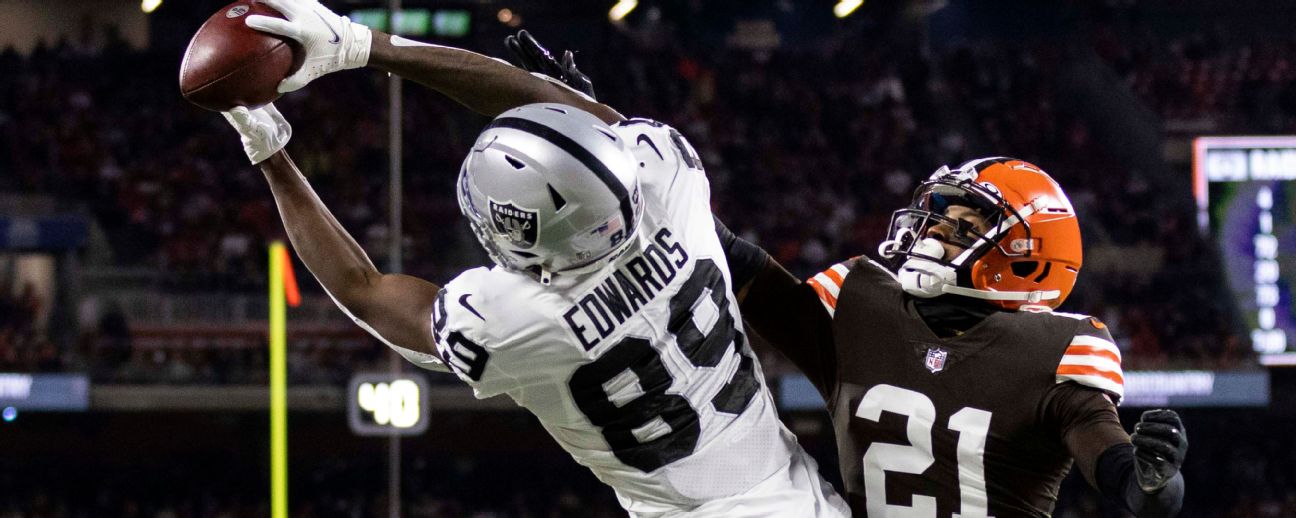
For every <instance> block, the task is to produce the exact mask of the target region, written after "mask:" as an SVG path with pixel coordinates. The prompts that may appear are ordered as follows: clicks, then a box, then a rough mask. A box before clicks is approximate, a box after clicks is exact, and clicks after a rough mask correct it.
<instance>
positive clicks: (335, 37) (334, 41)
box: [315, 13, 342, 45]
mask: <svg viewBox="0 0 1296 518" xmlns="http://www.w3.org/2000/svg"><path fill="white" fill-rule="evenodd" d="M315 16H318V17H319V19H320V21H321V22H324V26H325V27H328V30H329V32H331V33H333V39H331V40H329V43H332V44H334V45H337V44H338V43H341V42H342V36H341V35H339V34H338V32H337V29H334V28H333V26H332V25H330V24H329V22H328V20H325V19H324V15H322V14H320V13H315Z"/></svg>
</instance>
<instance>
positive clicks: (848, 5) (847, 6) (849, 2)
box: [833, 0, 864, 18]
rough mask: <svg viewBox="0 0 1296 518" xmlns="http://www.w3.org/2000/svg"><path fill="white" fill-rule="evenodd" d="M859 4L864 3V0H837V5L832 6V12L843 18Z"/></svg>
mask: <svg viewBox="0 0 1296 518" xmlns="http://www.w3.org/2000/svg"><path fill="white" fill-rule="evenodd" d="M861 5H864V0H839V1H838V2H837V5H834V6H833V14H834V15H836V16H837V17H838V18H845V17H847V16H850V15H851V13H853V12H855V10H856V9H859V6H861Z"/></svg>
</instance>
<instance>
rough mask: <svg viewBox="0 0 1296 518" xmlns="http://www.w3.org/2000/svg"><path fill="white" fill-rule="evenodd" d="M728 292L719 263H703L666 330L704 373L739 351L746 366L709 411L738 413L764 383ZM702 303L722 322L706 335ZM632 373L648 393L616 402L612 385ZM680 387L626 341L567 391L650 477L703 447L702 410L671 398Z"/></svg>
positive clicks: (653, 357) (650, 352) (674, 303)
mask: <svg viewBox="0 0 1296 518" xmlns="http://www.w3.org/2000/svg"><path fill="white" fill-rule="evenodd" d="M728 291H729V290H728V288H727V287H726V286H725V280H724V275H723V274H722V273H721V272H720V269H719V268H718V267H717V266H716V264H715V262H713V261H712V260H711V259H700V260H698V262H697V263H696V266H695V267H694V269H693V273H692V275H690V276H689V278H688V280H686V281H684V285H683V286H682V287H681V288H680V291H679V292H678V293H676V294H675V296H673V297H671V299H670V322H669V323H668V324H667V330H668V331H670V332H671V334H672V335H674V336H675V343H676V344H677V345H678V346H679V349H680V352H682V353H684V356H685V357H687V358H688V360H689V363H691V364H692V365H693V366H694V367H698V368H704V367H715V366H717V365H719V364H720V361H721V360H722V359H724V356H725V352H726V349H727V348H728V347H729V346H730V344H733V347H734V350H735V353H736V354H737V355H738V357H739V359H740V360H739V364H738V370H737V372H735V373H734V375H733V377H732V378H731V379H730V380H729V382H728V383H727V384H725V386H724V387H722V388H721V389H720V391H719V392H718V393H716V395H715V397H713V398H712V399H711V405H712V406H713V407H715V409H716V411H718V412H724V413H728V414H740V413H742V411H743V409H745V408H747V404H748V403H749V402H751V399H752V397H753V396H755V395H756V392H757V391H759V390H760V382H759V381H758V380H757V378H756V372H755V362H754V361H753V360H752V358H751V356H750V354H749V353H746V354H745V350H746V349H747V347H746V342H745V341H744V339H743V335H742V332H740V331H738V330H737V329H736V326H735V322H734V318H733V316H732V315H731V314H730V313H729V297H728V296H727V295H726V294H727V293H728ZM702 297H709V298H710V300H711V301H712V302H713V303H714V304H715V307H716V309H717V310H718V318H717V319H716V321H715V323H714V324H713V325H712V326H711V329H710V330H708V331H705V332H704V331H703V330H701V329H698V327H697V324H696V323H695V322H694V320H693V308H694V307H696V306H698V304H700V303H703V302H704V301H703V298H702ZM627 371H628V372H632V373H634V375H635V376H636V377H637V378H638V386H639V389H640V390H642V392H641V393H639V394H637V395H636V396H635V397H634V398H633V399H630V400H629V401H624V400H623V399H624V398H621V397H618V398H617V399H618V401H616V402H614V401H613V397H612V396H611V395H610V394H608V389H607V388H606V386H607V385H608V384H609V382H612V381H614V380H618V379H620V378H621V377H622V376H624V373H626V372H627ZM674 380H675V378H674V376H672V375H671V372H670V370H668V369H667V368H666V365H665V364H664V363H663V362H662V357H661V354H660V353H659V352H658V351H657V349H655V348H653V346H652V343H650V342H649V341H648V340H647V339H645V338H640V337H635V336H628V337H626V338H624V339H622V340H621V341H620V342H617V343H616V345H613V346H612V347H611V348H609V349H608V350H607V351H606V352H604V353H603V355H602V356H600V357H599V358H598V359H596V360H594V361H593V362H590V363H587V364H585V365H582V366H581V367H580V368H578V369H576V372H575V373H574V374H572V377H571V381H570V382H568V386H569V388H570V389H571V393H572V399H573V400H574V401H575V402H576V406H577V407H579V408H580V410H581V412H583V413H584V414H585V417H587V418H588V419H589V420H590V422H591V423H593V424H594V425H595V426H598V427H600V428H601V429H602V431H603V437H604V439H606V440H607V442H608V445H609V446H610V447H611V448H612V452H613V453H614V454H615V455H616V457H617V459H619V460H620V461H621V462H623V463H625V464H626V465H628V466H633V467H635V468H638V469H639V470H641V471H643V472H645V473H647V472H651V471H654V470H656V469H657V468H660V467H662V466H665V465H667V464H670V463H672V462H675V461H677V460H679V459H682V458H684V457H687V456H689V455H691V454H692V453H693V450H694V449H695V448H696V447H697V442H698V436H699V435H700V432H701V430H700V424H699V422H698V413H697V410H695V409H694V408H693V407H692V406H691V405H689V402H688V400H687V399H685V398H684V396H681V395H678V394H668V393H666V390H667V389H669V388H670V386H671V384H672V383H673V382H674Z"/></svg>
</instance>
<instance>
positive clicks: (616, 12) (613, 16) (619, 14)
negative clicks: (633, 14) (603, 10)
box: [608, 0, 639, 22]
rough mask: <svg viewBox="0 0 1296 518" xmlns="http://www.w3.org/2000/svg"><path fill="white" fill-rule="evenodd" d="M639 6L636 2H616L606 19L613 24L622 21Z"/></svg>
mask: <svg viewBox="0 0 1296 518" xmlns="http://www.w3.org/2000/svg"><path fill="white" fill-rule="evenodd" d="M638 6H639V2H638V0H618V1H617V3H616V5H614V6H612V9H611V10H610V11H608V19H609V20H612V21H614V22H619V21H621V20H624V19H625V17H626V15H628V14H630V11H633V10H634V8H635V7H638Z"/></svg>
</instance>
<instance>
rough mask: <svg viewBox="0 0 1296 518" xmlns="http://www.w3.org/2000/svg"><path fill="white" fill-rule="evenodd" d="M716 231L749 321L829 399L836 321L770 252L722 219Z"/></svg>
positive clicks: (803, 284) (807, 286)
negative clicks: (735, 232)
mask: <svg viewBox="0 0 1296 518" xmlns="http://www.w3.org/2000/svg"><path fill="white" fill-rule="evenodd" d="M715 227H716V236H717V237H718V238H719V239H720V245H721V247H722V248H724V251H725V259H726V260H727V262H728V264H729V273H730V275H731V276H732V278H733V290H734V295H736V296H737V297H738V304H739V307H740V309H741V310H742V314H743V321H744V322H746V323H747V325H749V326H751V327H752V329H754V330H756V332H757V333H759V334H760V336H761V338H764V339H765V341H766V342H767V343H769V344H770V345H771V346H773V347H774V348H775V349H777V350H778V351H779V352H780V353H783V355H784V356H786V357H787V358H788V359H789V360H791V361H792V363H793V364H794V365H796V366H797V368H798V369H800V370H801V372H802V373H803V374H805V375H806V377H807V378H809V379H810V380H811V381H812V382H813V383H814V384H815V386H816V387H819V389H820V390H821V391H824V393H825V394H827V390H830V389H829V387H831V386H832V385H833V383H834V382H835V380H833V379H832V376H834V375H835V373H836V371H835V370H834V369H833V368H832V367H831V366H832V364H833V361H834V353H833V341H832V317H831V316H829V315H828V313H827V312H825V311H824V308H823V305H822V303H820V301H819V295H818V294H817V293H816V292H815V290H814V288H812V287H811V286H810V285H809V284H807V283H805V282H802V281H801V280H800V279H797V278H796V277H795V276H793V275H792V274H791V273H789V272H788V271H787V270H786V269H784V268H783V265H781V264H779V262H778V261H776V260H774V258H773V257H770V255H769V253H768V252H766V251H765V250H764V249H762V248H761V247H759V246H756V245H755V244H753V243H751V242H748V241H747V240H744V239H742V238H740V237H738V236H736V235H734V233H733V232H731V231H730V230H729V228H728V227H726V226H725V225H724V223H723V222H721V221H720V219H719V218H715Z"/></svg>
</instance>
